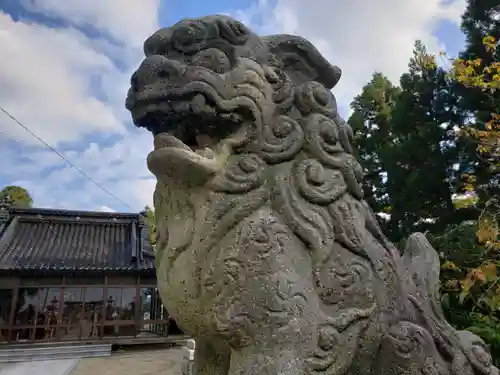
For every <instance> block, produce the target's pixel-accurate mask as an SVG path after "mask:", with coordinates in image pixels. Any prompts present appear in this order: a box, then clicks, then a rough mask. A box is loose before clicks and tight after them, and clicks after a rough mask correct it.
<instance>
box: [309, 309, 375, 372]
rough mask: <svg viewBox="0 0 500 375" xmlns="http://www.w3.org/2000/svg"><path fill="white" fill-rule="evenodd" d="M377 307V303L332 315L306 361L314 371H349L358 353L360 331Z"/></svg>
mask: <svg viewBox="0 0 500 375" xmlns="http://www.w3.org/2000/svg"><path fill="white" fill-rule="evenodd" d="M373 310H374V307H373V306H372V307H370V308H367V309H359V308H351V309H346V310H341V311H339V312H338V313H337V314H336V315H335V316H334V317H328V318H327V319H326V322H325V323H324V324H322V325H321V326H320V327H319V328H318V333H317V348H316V350H315V351H314V352H313V353H312V355H310V356H309V357H308V358H307V360H306V361H307V364H308V365H309V367H310V368H311V369H312V370H313V371H314V372H321V373H325V374H331V375H341V374H345V373H346V371H347V370H348V369H349V367H350V366H351V364H352V361H353V359H354V357H355V355H356V351H357V346H358V338H359V334H360V332H361V330H362V329H363V327H364V326H365V325H366V324H367V323H368V318H370V316H371V315H372V313H373Z"/></svg>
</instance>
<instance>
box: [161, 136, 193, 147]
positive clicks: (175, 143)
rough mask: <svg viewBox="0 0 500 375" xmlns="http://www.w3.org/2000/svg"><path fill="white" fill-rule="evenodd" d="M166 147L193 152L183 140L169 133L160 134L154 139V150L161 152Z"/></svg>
mask: <svg viewBox="0 0 500 375" xmlns="http://www.w3.org/2000/svg"><path fill="white" fill-rule="evenodd" d="M165 147H172V148H180V149H184V150H191V149H190V148H189V147H188V146H186V145H185V144H184V143H183V142H182V141H181V140H179V139H177V138H176V137H174V136H172V135H170V134H168V133H160V134H158V135H157V136H156V137H155V139H154V149H155V150H159V149H161V148H165Z"/></svg>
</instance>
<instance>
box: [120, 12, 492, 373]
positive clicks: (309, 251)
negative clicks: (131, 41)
mask: <svg viewBox="0 0 500 375" xmlns="http://www.w3.org/2000/svg"><path fill="white" fill-rule="evenodd" d="M144 51H145V54H146V58H145V60H144V61H143V63H142V64H141V66H140V67H139V68H138V70H137V71H136V72H135V73H134V75H133V76H132V80H131V89H130V91H129V95H128V98H127V108H128V109H129V110H130V111H131V113H132V116H133V119H134V122H135V123H136V125H137V126H142V127H146V128H147V129H149V130H150V131H151V132H152V133H153V134H154V135H155V140H154V144H155V150H154V151H153V152H152V153H151V154H150V155H149V156H148V166H149V168H150V170H151V171H152V172H153V173H154V174H155V175H156V177H157V179H158V184H157V187H156V191H155V194H154V202H155V209H156V217H157V231H158V235H159V237H158V239H157V268H158V282H159V288H160V290H161V293H162V297H163V300H164V303H165V305H166V306H167V308H168V310H169V312H170V313H171V314H172V315H173V316H174V317H175V319H176V321H177V323H178V324H179V326H180V327H181V328H182V329H183V330H184V331H185V332H186V333H189V334H191V335H193V336H194V337H195V338H196V341H197V346H196V347H197V353H196V371H197V373H198V374H231V375H233V374H234V375H235V374H287V375H292V374H297V375H303V374H312V373H325V374H329V375H340V374H342V375H344V374H350V375H354V374H374V375H399V374H405V375H417V374H418V375H421V374H422V375H431V374H436V375H438V374H439V375H448V374H449V375H472V374H478V375H479V374H481V375H493V374H498V370H497V369H496V368H494V367H492V365H491V358H490V357H489V354H488V352H487V350H486V349H485V348H484V344H483V343H482V342H481V341H480V340H479V339H478V338H477V337H475V336H473V335H472V334H470V333H464V332H456V331H455V330H454V329H453V328H452V327H451V326H449V325H448V324H447V322H446V321H445V319H444V317H443V315H442V312H441V308H440V306H439V299H438V280H439V259H438V257H437V255H436V252H435V250H434V249H433V248H432V247H431V246H430V244H429V243H428V242H427V240H426V239H425V237H424V236H423V235H422V234H418V233H417V234H414V235H413V236H411V238H410V239H409V240H408V245H407V249H406V250H405V252H404V255H403V256H400V255H399V253H398V251H397V250H396V249H395V247H394V246H393V245H392V244H391V243H389V242H388V241H387V240H386V238H385V237H384V235H383V234H382V233H381V231H380V229H379V226H378V225H377V221H376V219H375V217H374V215H373V213H372V212H371V210H370V208H369V207H368V206H367V204H366V203H365V201H364V200H363V193H362V189H361V186H360V184H361V182H362V172H361V168H360V165H359V164H358V163H357V161H356V159H355V158H354V157H353V156H352V146H351V143H350V141H351V137H352V132H351V129H350V128H349V126H348V125H347V124H346V123H345V122H344V120H342V119H341V118H340V117H339V115H338V113H337V105H336V101H335V97H334V96H333V94H332V93H331V92H330V89H332V88H333V87H334V86H335V84H336V83H337V82H338V80H339V79H340V75H341V72H340V69H339V68H337V67H335V66H332V65H330V64H329V63H328V62H327V61H326V60H325V59H324V58H323V57H322V56H321V54H320V53H319V52H318V51H317V50H316V49H315V48H314V47H313V46H312V45H311V44H310V43H309V42H308V41H306V40H304V39H302V38H300V37H296V36H289V35H275V36H270V37H258V36H257V35H255V34H254V33H252V32H251V31H250V30H249V29H247V28H246V27H245V26H244V25H242V24H241V23H239V22H237V21H235V20H233V19H231V18H228V17H225V16H209V17H204V18H201V19H195V20H184V21H181V22H179V23H178V24H176V25H174V26H173V27H170V28H165V29H162V30H159V31H158V32H157V33H155V34H154V35H153V36H151V37H150V38H149V39H148V40H147V41H146V42H145V45H144Z"/></svg>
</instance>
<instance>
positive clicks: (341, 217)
mask: <svg viewBox="0 0 500 375" xmlns="http://www.w3.org/2000/svg"><path fill="white" fill-rule="evenodd" d="M328 209H329V212H330V214H331V216H332V218H333V223H334V228H335V238H336V240H337V241H338V242H340V243H342V244H343V245H344V246H346V247H347V248H348V249H349V250H351V251H353V252H354V253H356V254H358V255H361V256H363V257H366V254H365V241H366V219H365V210H364V207H363V205H362V203H361V202H359V201H357V200H355V199H353V198H352V197H349V196H346V197H345V198H344V199H342V200H339V201H337V202H335V203H333V204H331V205H329V206H328Z"/></svg>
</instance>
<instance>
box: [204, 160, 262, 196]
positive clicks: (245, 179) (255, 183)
mask: <svg viewBox="0 0 500 375" xmlns="http://www.w3.org/2000/svg"><path fill="white" fill-rule="evenodd" d="M265 166H266V164H265V163H264V161H263V160H262V159H261V158H260V157H259V156H257V155H255V154H244V155H241V156H238V157H237V158H235V159H234V160H233V162H232V163H231V164H230V165H229V166H228V167H227V168H226V169H225V170H224V171H223V172H222V173H220V174H218V175H217V176H216V177H215V178H214V179H213V180H211V181H210V186H211V188H212V189H213V190H214V191H217V192H224V193H228V194H242V193H247V192H249V191H251V190H254V189H256V188H258V187H260V186H262V184H263V183H264V170H265Z"/></svg>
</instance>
